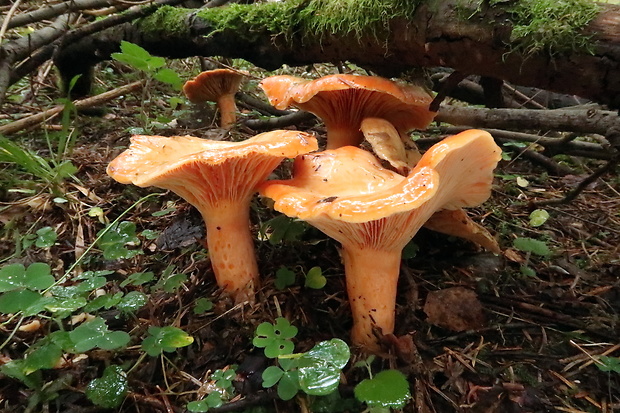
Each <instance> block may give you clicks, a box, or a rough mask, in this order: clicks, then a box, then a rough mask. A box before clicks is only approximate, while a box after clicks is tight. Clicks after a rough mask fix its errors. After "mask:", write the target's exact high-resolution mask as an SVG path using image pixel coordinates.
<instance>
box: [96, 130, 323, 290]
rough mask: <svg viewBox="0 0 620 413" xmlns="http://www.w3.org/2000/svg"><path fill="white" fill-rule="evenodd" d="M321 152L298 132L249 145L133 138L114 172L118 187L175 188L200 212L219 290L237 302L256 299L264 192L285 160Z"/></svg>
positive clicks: (268, 135)
mask: <svg viewBox="0 0 620 413" xmlns="http://www.w3.org/2000/svg"><path fill="white" fill-rule="evenodd" d="M316 149H317V142H316V139H315V138H314V137H313V136H312V135H309V134H307V133H303V132H297V131H272V132H266V133H262V134H260V135H257V136H255V137H253V138H250V139H247V140H245V141H242V142H224V141H212V140H207V139H200V138H196V137H193V136H174V137H171V138H168V137H163V136H143V135H139V136H133V137H132V138H131V145H130V146H129V148H128V149H127V150H126V151H125V152H123V153H122V154H120V155H119V156H118V157H117V158H116V159H114V160H113V161H112V162H111V163H110V164H109V165H108V169H107V172H108V174H109V175H110V176H111V177H112V178H114V179H116V180H117V181H119V182H121V183H124V184H128V183H132V184H134V185H137V186H141V187H146V186H157V187H159V188H164V189H169V190H171V191H173V192H174V193H176V194H177V195H179V196H181V197H182V198H184V199H185V200H186V201H187V202H189V203H190V204H192V205H193V206H194V207H196V208H197V209H198V211H200V213H201V214H202V217H203V219H204V220H205V224H206V227H207V239H206V243H207V248H208V249H209V255H210V258H211V263H212V266H213V272H214V273H215V277H216V280H217V284H218V285H219V286H220V287H222V288H223V289H224V290H225V291H228V292H230V293H231V294H232V295H234V296H235V298H236V300H237V301H238V302H239V301H243V300H245V299H250V300H251V299H252V298H253V295H254V287H255V285H256V284H257V283H258V267H257V264H256V257H255V254H254V244H253V239H252V234H251V231H250V219H249V211H250V201H251V198H252V195H253V194H254V192H256V187H257V185H258V184H259V183H261V182H262V181H264V180H265V179H266V178H267V176H268V175H269V174H270V173H271V172H272V171H273V170H274V169H275V168H276V167H277V166H278V164H279V163H280V162H281V161H282V159H284V158H292V157H295V156H297V155H299V154H302V153H307V152H310V151H314V150H316Z"/></svg>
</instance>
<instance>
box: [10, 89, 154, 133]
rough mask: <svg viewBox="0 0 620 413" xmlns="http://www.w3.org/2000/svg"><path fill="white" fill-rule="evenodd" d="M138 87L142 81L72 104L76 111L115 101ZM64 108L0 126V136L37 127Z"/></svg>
mask: <svg viewBox="0 0 620 413" xmlns="http://www.w3.org/2000/svg"><path fill="white" fill-rule="evenodd" d="M140 87H142V81H137V82H133V83H130V84H128V85H125V86H121V87H119V88H116V89H113V90H110V91H107V92H104V93H101V94H99V95H96V96H92V97H89V98H86V99H80V100H76V101H74V102H73V105H74V106H75V108H76V109H78V110H79V109H84V108H88V107H92V106H96V105H100V104H102V103H104V102H107V101H109V100H112V99H115V98H117V97H119V96H122V95H126V94H127V93H130V92H133V91H135V90H137V89H139V88H140ZM64 108H65V105H57V106H54V107H53V108H51V109H48V110H46V111H44V112H41V113H37V114H35V115H31V116H28V117H25V118H23V119H20V120H16V121H15V122H11V123H9V124H6V125H4V126H0V134H4V135H10V134H12V133H15V132H18V131H20V130H23V129H26V128H30V127H32V126H35V125H38V124H40V123H42V122H45V121H47V120H49V119H52V118H54V117H55V116H56V115H58V114H59V113H61V112H62V111H63V110H64Z"/></svg>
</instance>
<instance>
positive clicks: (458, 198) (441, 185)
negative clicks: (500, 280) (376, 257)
mask: <svg viewBox="0 0 620 413" xmlns="http://www.w3.org/2000/svg"><path fill="white" fill-rule="evenodd" d="M363 152H365V151H363V150H361V149H358V148H354V147H343V148H339V149H333V150H329V151H325V152H319V153H317V154H311V155H305V156H302V157H299V158H297V160H296V161H295V171H294V178H293V179H291V180H288V181H268V182H265V183H264V184H263V185H261V187H260V188H259V191H260V193H261V195H263V196H266V197H269V198H273V199H274V200H275V201H276V203H275V208H276V209H277V210H278V211H280V212H283V213H285V214H287V215H290V216H295V217H297V218H300V219H304V220H314V219H319V220H322V219H324V218H331V219H334V220H338V221H346V222H351V223H356V222H367V221H372V220H378V219H382V218H386V217H389V216H390V215H393V214H397V213H401V212H409V211H412V210H415V209H416V208H419V207H421V206H423V205H424V204H425V203H432V205H433V206H436V209H457V208H461V207H468V206H475V205H479V204H480V203H482V202H484V201H485V200H486V199H487V198H488V197H489V195H490V193H491V182H492V179H493V169H494V168H495V166H496V165H497V162H498V161H499V159H500V153H501V151H500V149H499V148H498V147H497V145H496V144H495V142H494V141H493V138H492V137H491V135H489V134H488V133H487V132H484V131H479V130H470V131H466V132H462V133H460V134H458V135H455V136H451V137H449V138H446V139H444V140H443V141H441V142H440V143H438V144H436V145H434V146H433V147H431V148H430V149H429V150H428V151H427V152H426V153H425V154H424V155H423V156H422V158H421V159H420V161H419V162H418V164H417V165H416V166H415V167H414V168H413V170H412V171H411V172H410V173H409V175H408V176H407V177H402V176H400V175H398V174H396V173H394V172H391V171H388V170H386V169H384V168H382V167H381V166H380V165H379V163H378V162H377V161H373V162H371V158H372V157H371V156H370V157H369V156H368V155H365V154H362V153H363ZM352 153H358V155H357V156H355V157H354V156H353V155H352ZM334 158H336V159H337V160H338V161H337V162H338V165H341V166H340V167H338V168H336V167H334V166H332V164H334V162H335V161H334V160H333V159H334ZM350 159H365V163H363V165H364V166H363V168H362V170H363V171H364V172H360V171H359V170H355V171H350V172H349V175H348V176H347V177H346V178H344V179H342V178H340V176H342V171H343V170H346V169H353V168H354V166H353V164H348V162H349V160H350ZM324 160H326V162H327V165H329V166H328V167H326V168H325V170H324V169H323V166H322V165H321V164H322V162H323V161H324ZM352 162H353V161H352ZM345 165H347V166H345ZM355 165H358V166H357V168H360V166H359V164H357V163H355ZM317 169H318V170H317ZM315 171H316V172H315ZM387 176H389V177H390V179H387V178H386V177H387ZM382 182H390V184H381V183H382ZM332 183H334V185H335V186H334V187H332V186H331V185H332ZM336 183H337V184H336ZM342 187H344V188H345V189H344V190H342V189H340V188H342ZM355 187H363V188H366V187H371V188H373V190H372V191H368V190H367V191H360V192H359V193H353V192H354V190H353V189H352V188H355ZM375 188H376V189H375ZM431 201H432V202H431Z"/></svg>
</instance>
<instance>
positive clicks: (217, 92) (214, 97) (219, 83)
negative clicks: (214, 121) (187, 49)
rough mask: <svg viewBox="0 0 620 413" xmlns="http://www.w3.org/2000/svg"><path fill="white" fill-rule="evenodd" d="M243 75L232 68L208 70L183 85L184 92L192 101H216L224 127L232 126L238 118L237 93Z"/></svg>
mask: <svg viewBox="0 0 620 413" xmlns="http://www.w3.org/2000/svg"><path fill="white" fill-rule="evenodd" d="M242 79H243V75H242V74H241V73H239V72H235V71H234V70H230V69H215V70H207V71H206V72H202V73H200V74H199V75H198V76H196V77H195V78H194V79H192V80H188V81H187V82H185V84H184V85H183V93H185V96H187V98H188V99H189V100H190V102H192V103H202V102H216V103H217V107H218V109H219V111H220V124H221V127H222V128H223V129H229V128H231V127H232V126H233V125H234V124H235V122H236V120H237V105H236V104H235V93H237V90H239V85H240V84H241V80H242Z"/></svg>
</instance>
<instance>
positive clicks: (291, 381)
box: [277, 371, 299, 400]
mask: <svg viewBox="0 0 620 413" xmlns="http://www.w3.org/2000/svg"><path fill="white" fill-rule="evenodd" d="M298 391H299V380H298V379H297V372H296V371H287V372H285V373H284V374H283V375H282V378H281V379H280V381H279V382H278V390H277V393H278V396H279V397H280V399H282V400H291V399H292V398H293V397H295V395H296V394H297V392H298Z"/></svg>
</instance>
